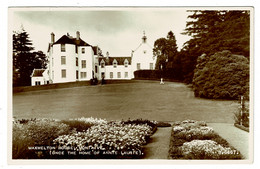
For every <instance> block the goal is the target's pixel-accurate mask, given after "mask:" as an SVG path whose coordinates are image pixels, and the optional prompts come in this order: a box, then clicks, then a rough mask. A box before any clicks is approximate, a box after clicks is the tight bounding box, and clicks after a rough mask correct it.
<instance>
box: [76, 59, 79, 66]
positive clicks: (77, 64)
mask: <svg viewBox="0 0 260 169" xmlns="http://www.w3.org/2000/svg"><path fill="white" fill-rule="evenodd" d="M76 66H79V59H78V58H76Z"/></svg>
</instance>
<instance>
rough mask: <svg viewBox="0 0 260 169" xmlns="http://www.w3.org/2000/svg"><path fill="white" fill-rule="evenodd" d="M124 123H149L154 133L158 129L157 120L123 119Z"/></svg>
mask: <svg viewBox="0 0 260 169" xmlns="http://www.w3.org/2000/svg"><path fill="white" fill-rule="evenodd" d="M122 123H123V124H136V125H139V124H140V125H142V124H146V125H149V126H150V127H151V128H152V133H155V132H156V130H157V122H156V121H150V120H143V119H136V120H130V119H129V120H127V121H122Z"/></svg>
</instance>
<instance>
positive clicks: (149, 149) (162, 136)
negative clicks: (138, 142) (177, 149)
mask: <svg viewBox="0 0 260 169" xmlns="http://www.w3.org/2000/svg"><path fill="white" fill-rule="evenodd" d="M170 138H171V127H163V128H161V127H158V129H157V131H156V132H155V133H154V135H153V136H152V137H151V140H150V142H149V143H148V144H147V145H146V146H145V150H144V154H145V157H144V159H168V152H169V146H170Z"/></svg>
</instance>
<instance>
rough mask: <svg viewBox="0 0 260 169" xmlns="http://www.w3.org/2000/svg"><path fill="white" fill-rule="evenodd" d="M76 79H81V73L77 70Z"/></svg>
mask: <svg viewBox="0 0 260 169" xmlns="http://www.w3.org/2000/svg"><path fill="white" fill-rule="evenodd" d="M76 79H79V71H78V70H76Z"/></svg>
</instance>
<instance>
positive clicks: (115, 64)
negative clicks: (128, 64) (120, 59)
mask: <svg viewBox="0 0 260 169" xmlns="http://www.w3.org/2000/svg"><path fill="white" fill-rule="evenodd" d="M113 67H114V68H116V67H117V61H116V59H114V61H113Z"/></svg>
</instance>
